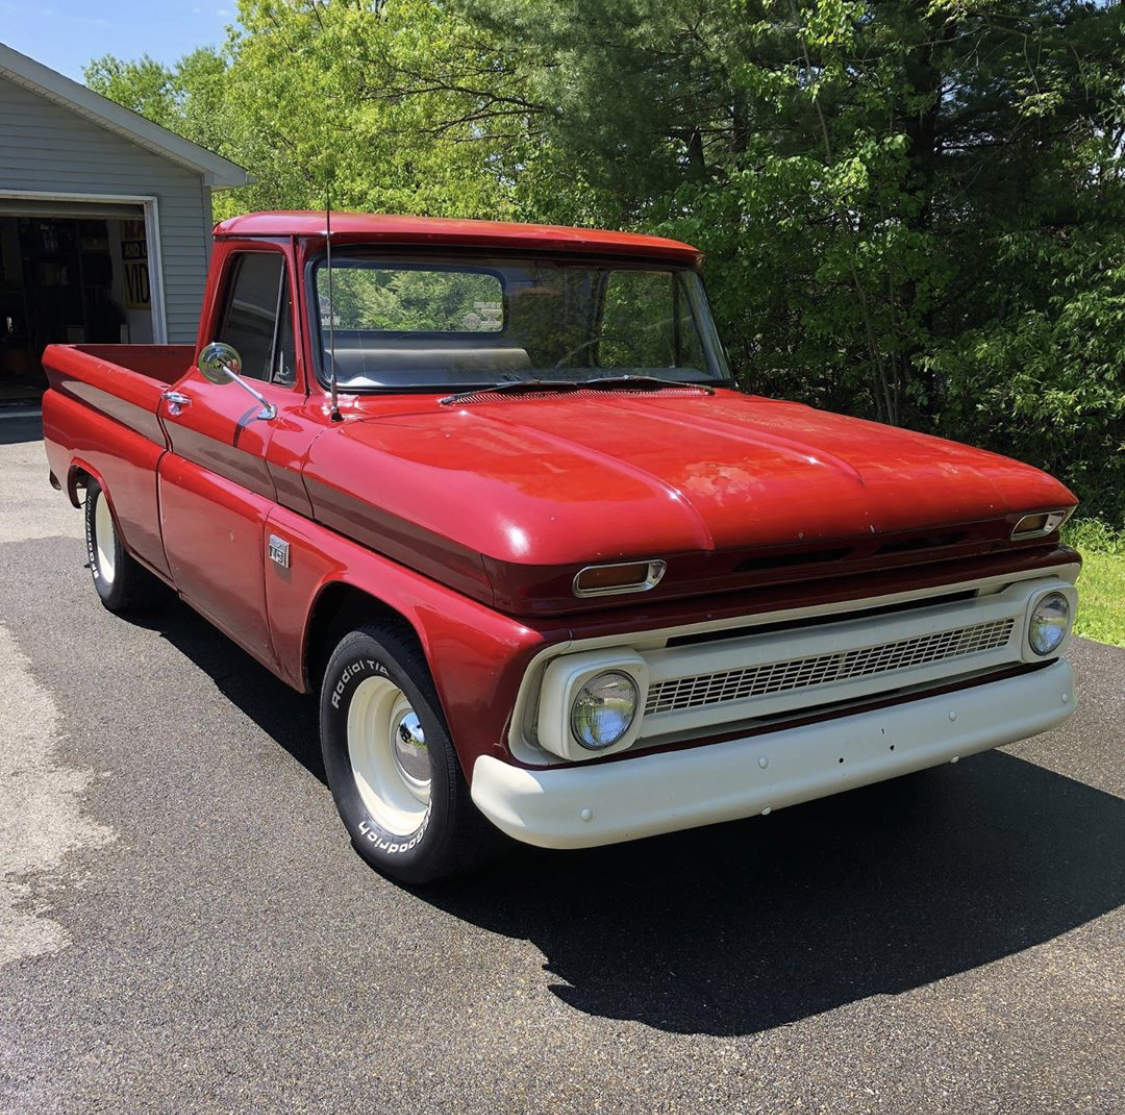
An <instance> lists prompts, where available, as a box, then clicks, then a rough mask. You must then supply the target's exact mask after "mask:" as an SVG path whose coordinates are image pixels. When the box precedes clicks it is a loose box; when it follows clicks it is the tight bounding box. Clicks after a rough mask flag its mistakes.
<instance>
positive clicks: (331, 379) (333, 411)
mask: <svg viewBox="0 0 1125 1115" xmlns="http://www.w3.org/2000/svg"><path fill="white" fill-rule="evenodd" d="M324 244H325V253H326V255H327V257H328V258H327V265H328V384H329V388H330V390H331V393H332V398H331V402H330V404H329V409H328V413H329V416H330V417H331V419H332V421H333V422H342V421H343V420H344V416H343V415H342V414H341V413H340V403H339V400H338V399H337V397H336V310H335V307H334V305H333V303H332V169H331V167H330V166H326V167H325V168H324Z"/></svg>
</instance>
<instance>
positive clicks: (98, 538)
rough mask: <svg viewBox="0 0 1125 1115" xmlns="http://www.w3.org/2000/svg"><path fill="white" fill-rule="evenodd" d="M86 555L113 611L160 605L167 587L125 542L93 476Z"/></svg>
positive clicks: (103, 599) (101, 596)
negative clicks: (123, 542)
mask: <svg viewBox="0 0 1125 1115" xmlns="http://www.w3.org/2000/svg"><path fill="white" fill-rule="evenodd" d="M85 517H86V553H87V555H88V557H89V559H90V572H91V573H93V575H94V588H95V589H97V592H98V597H99V599H100V600H101V602H102V604H104V605H105V607H106V608H108V609H109V610H110V611H111V612H129V611H137V610H141V609H145V608H151V607H153V606H154V605H155V604H157V603H158V602H159V600H160V597H161V595H162V594H163V591H164V586H163V585H162V584H161V583H160V582H159V581H158V580H157V579H156V578H155V577H154V576H153V575H152V574H151V573H150V572H149V571H148V570H147V569H145V568H144V566H142V565H141V564H140V563H139V562H138V561H137V560H136V558H134V557H133V555H132V554H130V553H129V551H128V550H126V549H125V547H124V545H122V542H121V535H120V534H119V533H118V530H117V523H116V521H115V520H114V518H113V509H112V508H111V507H110V504H109V500H108V499H106V495H105V492H103V491H102V486H101V485H100V484H99V483H98V482H97V481H96V480H95V479H94V478H93V477H91V478H90V479H89V481H87V484H86V507H85Z"/></svg>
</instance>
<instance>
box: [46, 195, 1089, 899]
mask: <svg viewBox="0 0 1125 1115" xmlns="http://www.w3.org/2000/svg"><path fill="white" fill-rule="evenodd" d="M699 262H700V261H699V256H698V253H697V252H696V251H695V250H694V249H693V248H690V247H688V246H687V245H685V244H681V243H676V242H674V241H670V240H664V239H657V238H654V237H647V236H636V235H626V234H620V233H611V232H593V231H587V230H578V229H569V228H550V227H537V226H521V225H506V224H491V223H483V222H471V221H448V220H423V219H414V218H401V217H376V216H360V215H334V216H333V218H332V227H331V233H330V235H327V234H326V227H325V216H324V214H314V213H258V214H254V215H251V216H246V217H238V218H235V219H232V220H228V221H224V222H223V223H222V224H220V225H218V226H217V228H216V229H215V249H214V258H213V262H212V270H211V275H210V279H209V283H208V289H207V298H206V303H205V307H204V312H203V318H202V322H201V324H200V328H199V338H198V344H197V345H196V346H195V347H192V346H187V345H166V346H140V345H137V346H126V345H73V346H53V347H51V348H49V349H48V350H47V353H46V356H45V363H46V365H47V369H48V375H49V378H50V383H51V388H50V390H49V391H48V393H47V396H46V398H45V400H44V404H43V425H44V433H45V437H46V444H47V454H48V458H49V464H50V470H51V481H52V483H53V484H54V485H55V486H56V487H58V488H62V489H64V490H65V491H66V492H67V494H68V495H69V497H70V500H71V502H72V503H73V504H74V505H75V506H76V507H78V506H80V505H81V504H82V502H83V493H84V504H85V520H86V535H87V540H88V547H87V548H88V555H89V563H90V568H91V569H92V571H93V579H94V585H95V587H96V589H97V592H98V594H99V596H100V597H101V600H102V602H103V603H104V604H105V606H106V607H107V608H109V609H110V610H111V611H121V610H124V609H126V608H129V607H134V606H140V605H143V604H145V603H146V602H151V601H152V598H153V595H154V590H155V595H159V593H160V592H163V591H166V589H164V588H163V587H162V586H169V587H170V588H172V589H174V590H175V591H176V592H177V593H179V595H180V596H181V597H182V598H183V599H184V600H186V601H187V602H188V603H189V604H190V605H191V606H192V607H194V608H195V609H197V610H198V611H199V612H200V613H202V614H203V615H204V616H205V617H207V619H209V620H210V621H211V622H213V623H214V624H215V626H216V627H218V628H220V629H221V630H222V631H224V632H225V633H226V634H227V635H229V636H230V637H231V638H232V639H234V640H235V641H236V642H237V643H238V644H239V645H240V646H241V647H243V648H244V649H245V650H246V651H247V652H248V653H249V654H251V655H252V656H253V657H254V658H256V659H258V661H259V662H261V663H262V664H263V665H265V666H266V667H267V668H268V669H270V670H272V671H273V672H274V673H275V674H277V675H278V676H279V677H281V678H282V679H283V680H284V681H286V682H287V683H288V684H289V685H291V686H293V687H294V688H296V689H298V690H301V691H304V692H312V691H319V694H320V732H321V746H322V748H323V755H324V766H325V770H326V772H327V776H328V782H329V785H330V787H331V790H332V793H333V795H334V797H335V800H336V804H337V806H338V808H339V812H340V815H341V817H342V818H343V821H344V823H345V825H346V826H347V829H348V832H349V833H350V836H351V839H352V841H353V843H354V845H355V847H356V848H357V849H358V850H359V851H360V852H361V854H362V855H363V856H364V857H366V858H367V859H368V860H369V861H370V862H371V863H372V864H374V865H375V866H376V867H378V868H379V869H380V870H382V871H384V872H386V873H387V874H389V875H392V876H395V877H397V878H399V879H402V880H405V881H409V882H424V881H428V880H432V879H435V878H438V877H441V876H443V875H447V874H449V873H451V872H453V871H455V870H457V869H458V868H460V867H462V866H464V865H466V864H468V863H470V862H472V861H473V860H474V859H475V858H476V857H477V856H478V855H479V854H480V852H481V849H482V848H483V847H484V846H486V845H487V844H488V843H489V842H490V839H491V837H493V836H494V835H495V829H497V828H498V829H500V830H502V831H503V832H505V833H507V834H509V835H510V836H512V837H515V838H516V839H518V840H523V841H526V842H529V843H532V844H538V845H542V846H545V847H552V848H574V847H583V846H592V845H599V844H607V843H611V842H614V841H621V840H630V839H634V838H637V837H643V836H648V835H651V834H654V833H663V832H671V831H675V830H679V829H684V828H688V827H691V826H697V825H706V824H711V823H714V822H719V821H727V820H731V819H733V818H739V817H747V816H750V815H753V814H768V813H769V812H771V811H772V810H774V809H778V808H780V807H782V806H786V805H792V804H794V803H797V802H803V801H808V800H810V799H812V798H816V797H820V796H823V795H826V794H831V793H835V792H837V791H840V790H846V789H848V788H850V787H854V786H861V785H864V784H866V783H871V782H874V781H877V780H879V779H885V778H890V777H892V776H895V775H899V774H904V773H906V772H909V771H916V770H919V769H921V768H924V767H929V766H932V765H934V764H937V763H943V762H949V761H953V762H955V761H956V760H957V759H958V758H959V757H961V756H963V755H968V754H971V753H973V752H976V751H981V750H983V749H984V748H989V747H995V746H996V745H998V744H1003V743H1008V742H1011V741H1013V740H1018V739H1021V738H1023V737H1026V736H1030V735H1033V734H1034V733H1036V732H1042V731H1044V730H1045V729H1048V728H1051V727H1052V726H1054V725H1056V724H1058V723H1059V722H1060V721H1061V720H1063V719H1064V718H1065V717H1066V716H1067V715H1068V714H1069V713H1070V712H1071V711H1072V710H1073V707H1074V701H1073V678H1072V674H1071V669H1070V666H1069V665H1068V664H1067V663H1066V661H1065V660H1063V659H1062V658H1061V652H1062V650H1063V646H1064V644H1065V642H1066V639H1067V636H1068V634H1069V631H1070V621H1071V617H1072V615H1073V613H1074V608H1075V604H1076V597H1075V589H1074V583H1075V580H1076V578H1077V574H1078V571H1079V558H1078V555H1077V554H1076V553H1074V551H1072V550H1070V549H1067V548H1066V547H1064V546H1062V545H1060V543H1059V535H1058V531H1059V527H1060V526H1061V524H1062V523H1063V522H1064V521H1065V519H1066V518H1067V516H1068V515H1069V514H1070V512H1071V511H1072V510H1073V507H1074V503H1075V500H1074V497H1073V496H1072V495H1071V493H1070V492H1069V491H1068V490H1067V489H1066V488H1065V487H1063V485H1061V484H1060V483H1058V482H1057V481H1055V480H1053V479H1052V478H1051V477H1049V476H1047V475H1045V474H1044V473H1042V472H1039V471H1038V470H1036V469H1034V468H1030V467H1028V466H1025V465H1021V464H1018V463H1016V462H1014V461H1011V460H1008V459H1006V458H1003V457H999V456H996V455H994V454H992V453H986V452H982V451H979V450H975V449H970V448H967V447H965V446H962V445H957V444H953V443H951V442H948V441H942V440H939V439H937V438H934V437H929V436H927V435H924V434H920V433H912V432H909V431H907V430H902V429H893V428H889V427H884V426H880V425H877V424H874V423H871V422H865V421H860V420H857V419H852V418H845V417H841V416H839V415H835V414H829V413H824V412H821V411H818V410H815V409H812V408H810V407H807V406H803V405H797V404H794V403H790V402H783V401H779V400H775V399H769V398H762V397H757V396H753V395H747V394H743V393H741V392H740V391H739V390H738V389H737V388H736V386H735V382H734V380H733V379H732V377H731V373H730V372H729V370H728V367H727V362H726V359H725V357H724V354H723V348H722V345H721V344H720V341H719V338H718V336H717V335H716V331H715V326H714V324H713V321H712V318H711V315H710V312H709V309H708V302H707V297H706V294H705V291H704V287H703V284H702V282H701V280H700V275H699V270H698V268H699ZM197 746H201V747H205V743H203V742H200V743H198V744H197ZM200 757H201V761H206V759H205V756H203V755H202V754H201V756H200ZM486 819H487V820H486ZM488 822H491V824H489V823H488ZM493 826H495V827H493Z"/></svg>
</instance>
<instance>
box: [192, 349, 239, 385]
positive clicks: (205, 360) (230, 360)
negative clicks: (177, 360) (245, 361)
mask: <svg viewBox="0 0 1125 1115" xmlns="http://www.w3.org/2000/svg"><path fill="white" fill-rule="evenodd" d="M199 370H200V371H201V372H202V373H203V378H204V379H205V380H208V381H209V382H210V383H230V382H231V380H232V379H233V378H234V377H235V376H236V375H238V373H239V372H241V371H242V357H241V356H239V355H238V349H236V348H235V347H234V346H233V345H225V344H223V342H222V341H212V342H211V344H209V345H204V346H203V351H202V352H201V353H200V354H199Z"/></svg>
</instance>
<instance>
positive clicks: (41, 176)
mask: <svg viewBox="0 0 1125 1115" xmlns="http://www.w3.org/2000/svg"><path fill="white" fill-rule="evenodd" d="M5 191H24V192H40V191H41V192H43V193H76V194H105V195H106V196H107V197H111V196H114V195H119V194H140V195H145V196H151V197H155V198H156V199H157V211H158V220H159V232H160V255H161V263H162V272H163V287H164V315H165V323H166V327H167V334H168V341H169V342H171V343H172V344H189V343H192V342H194V341H195V338H196V332H197V330H198V327H199V311H200V307H201V306H202V303H203V288H204V286H205V284H206V281H207V263H208V258H209V255H210V251H211V226H210V215H211V197H210V194H211V191H210V189H209V188H208V187H207V186H206V185H205V184H204V182H203V176H202V175H201V174H199V173H196V172H195V171H191V170H188V169H186V168H185V167H182V166H179V165H178V164H176V163H174V162H171V161H170V160H168V159H164V158H161V157H160V156H159V155H156V154H154V153H153V152H151V151H148V150H146V149H145V148H143V147H138V146H137V145H136V144H134V143H130V142H129V140H127V139H125V138H124V137H123V136H119V135H117V134H116V133H115V132H111V131H109V130H107V129H105V128H102V127H100V126H99V125H97V124H95V123H94V122H92V121H90V120H87V119H86V118H85V117H83V116H79V115H78V114H76V113H74V112H71V111H70V110H68V109H66V108H64V107H63V106H62V105H59V104H56V103H55V102H54V101H52V100H49V99H47V98H46V97H43V96H40V95H39V94H38V93H34V92H32V91H31V90H29V89H25V88H23V86H21V85H17V84H16V83H14V82H12V81H9V80H7V79H6V78H0V194H3V193H4V192H5ZM2 206H3V201H2V199H0V208H2ZM150 257H151V251H150ZM150 261H151V259H150Z"/></svg>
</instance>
